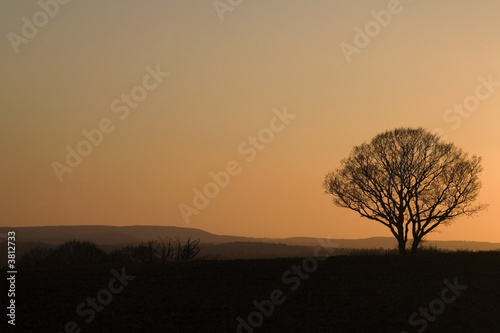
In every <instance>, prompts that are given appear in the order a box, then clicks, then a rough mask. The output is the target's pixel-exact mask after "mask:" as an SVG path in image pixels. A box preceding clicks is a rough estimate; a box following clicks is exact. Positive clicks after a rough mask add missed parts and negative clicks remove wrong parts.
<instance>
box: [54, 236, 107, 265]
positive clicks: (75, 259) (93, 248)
mask: <svg viewBox="0 0 500 333" xmlns="http://www.w3.org/2000/svg"><path fill="white" fill-rule="evenodd" d="M105 259H106V253H105V252H104V251H103V250H101V249H100V248H99V247H98V246H97V245H96V244H94V243H92V242H89V241H77V240H73V241H69V242H66V243H64V244H61V245H59V246H58V247H57V248H56V249H55V250H54V251H53V252H52V254H51V255H50V258H48V261H49V262H50V263H52V264H54V265H57V266H64V265H86V264H94V263H97V262H103V261H104V260H105Z"/></svg>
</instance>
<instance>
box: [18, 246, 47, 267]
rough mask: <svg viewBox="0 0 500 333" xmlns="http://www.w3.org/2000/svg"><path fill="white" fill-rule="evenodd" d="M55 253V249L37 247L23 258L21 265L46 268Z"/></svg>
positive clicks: (20, 261)
mask: <svg viewBox="0 0 500 333" xmlns="http://www.w3.org/2000/svg"><path fill="white" fill-rule="evenodd" d="M53 252H54V250H53V249H50V248H46V247H39V246H37V247H35V248H32V249H31V250H29V251H28V252H26V253H25V254H24V255H23V256H22V257H21V259H20V260H19V265H21V266H23V267H33V266H45V265H47V262H48V261H49V260H50V257H51V256H52V253H53Z"/></svg>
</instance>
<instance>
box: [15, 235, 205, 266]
mask: <svg viewBox="0 0 500 333" xmlns="http://www.w3.org/2000/svg"><path fill="white" fill-rule="evenodd" d="M200 251H201V247H200V241H199V240H191V238H188V239H187V240H186V241H185V242H181V241H180V240H179V239H178V238H176V239H170V238H160V239H159V240H154V241H148V242H142V243H141V244H138V245H127V246H124V247H122V248H120V249H116V250H112V251H104V250H103V249H101V248H100V247H99V246H97V245H96V244H94V243H92V242H90V241H80V240H72V241H68V242H66V243H63V244H61V245H59V246H57V247H56V248H53V249H50V248H44V247H35V248H33V249H31V250H29V251H28V252H26V253H25V254H24V255H23V256H22V257H21V259H20V260H19V265H20V266H22V267H33V266H49V267H50V266H56V267H57V266H59V267H60V266H74V265H91V264H96V263H124V264H125V263H152V262H158V263H160V262H188V261H192V260H194V259H199V258H198V254H199V252H200Z"/></svg>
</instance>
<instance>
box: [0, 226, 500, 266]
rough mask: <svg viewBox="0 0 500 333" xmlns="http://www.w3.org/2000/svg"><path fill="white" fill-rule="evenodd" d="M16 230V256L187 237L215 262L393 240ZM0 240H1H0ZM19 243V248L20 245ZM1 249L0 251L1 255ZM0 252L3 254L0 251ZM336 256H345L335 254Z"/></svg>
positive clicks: (472, 245) (489, 246) (450, 244)
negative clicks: (72, 243) (83, 244)
mask: <svg viewBox="0 0 500 333" xmlns="http://www.w3.org/2000/svg"><path fill="white" fill-rule="evenodd" d="M11 230H15V231H16V243H17V244H18V249H17V250H18V256H21V255H22V254H23V253H24V252H25V251H27V250H29V249H30V248H32V247H34V246H45V247H54V246H55V245H58V244H61V243H63V242H65V241H68V240H73V239H76V240H89V241H91V242H93V243H96V244H98V245H100V246H101V247H102V248H103V249H108V250H109V249H113V248H118V247H121V246H124V245H129V244H137V243H140V242H143V241H149V240H158V239H159V237H163V238H166V237H170V238H179V239H180V240H181V241H184V240H185V239H187V238H188V237H191V239H199V240H200V243H201V245H203V251H202V252H201V253H200V254H202V255H208V256H209V257H211V258H219V259H237V258H240V259H247V258H278V257H282V258H284V257H304V256H310V255H312V253H313V249H314V247H316V246H318V245H319V244H320V241H322V242H323V243H324V242H327V244H330V245H331V246H332V247H335V248H342V249H380V248H383V249H394V248H396V241H395V239H394V238H392V237H372V238H366V239H329V240H328V241H326V240H325V239H323V240H319V239H316V238H313V237H291V238H252V237H241V236H227V235H215V234H212V233H209V232H206V231H203V230H200V229H194V228H180V227H171V226H143V225H140V226H123V227H117V226H104V225H82V226H43V227H11V228H8V227H1V228H0V234H5V233H7V232H8V231H11ZM0 241H1V240H0ZM21 244H22V246H21ZM426 245H427V246H435V247H437V248H438V249H444V250H457V249H465V250H471V251H490V250H498V249H500V243H488V242H467V241H428V242H426ZM3 250H4V249H3V246H2V249H1V251H0V252H2V251H3ZM2 253H3V252H2ZM337 253H339V254H340V253H345V252H344V251H337ZM4 257H5V256H4Z"/></svg>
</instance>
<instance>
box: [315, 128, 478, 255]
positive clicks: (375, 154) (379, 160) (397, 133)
mask: <svg viewBox="0 0 500 333" xmlns="http://www.w3.org/2000/svg"><path fill="white" fill-rule="evenodd" d="M481 171H482V166H481V158H480V157H477V156H475V155H473V156H469V155H468V154H467V153H465V152H463V151H462V149H460V148H458V147H456V146H455V145H453V144H452V143H447V142H443V141H442V140H441V139H440V138H439V136H437V135H436V134H432V133H430V132H428V131H426V130H425V129H423V128H417V129H414V128H398V129H395V130H392V131H387V132H385V133H381V134H378V135H377V136H375V137H374V138H373V139H372V140H371V142H369V143H363V144H361V145H360V146H355V147H354V148H353V150H352V152H351V154H350V156H349V157H348V158H346V159H344V160H342V161H341V166H340V168H338V169H337V170H335V171H333V172H330V173H328V174H327V175H326V177H325V180H324V182H323V187H324V188H325V191H326V193H328V194H331V195H333V202H334V203H335V204H336V205H337V206H340V207H345V208H349V209H351V210H354V211H356V212H358V213H359V214H360V215H361V216H364V217H366V218H368V219H370V220H374V221H377V222H380V223H382V224H383V225H385V226H386V227H388V228H389V229H390V231H391V232H392V234H393V235H394V237H395V238H396V239H397V241H398V249H399V252H400V253H401V254H405V253H407V242H408V240H409V238H408V237H409V235H411V236H412V239H413V242H412V244H411V249H410V251H411V252H412V253H413V252H416V251H417V250H418V248H419V245H420V243H421V241H422V239H423V238H424V237H425V236H426V235H427V234H428V233H429V232H431V231H433V230H435V229H436V228H437V227H438V226H440V225H445V224H449V223H450V222H452V221H453V220H455V219H456V218H457V217H459V216H461V215H473V214H475V213H477V212H478V211H480V210H482V209H483V208H484V207H485V205H482V204H477V205H474V201H475V200H476V198H477V196H478V194H479V190H480V188H481V182H480V180H479V174H480V173H481Z"/></svg>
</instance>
